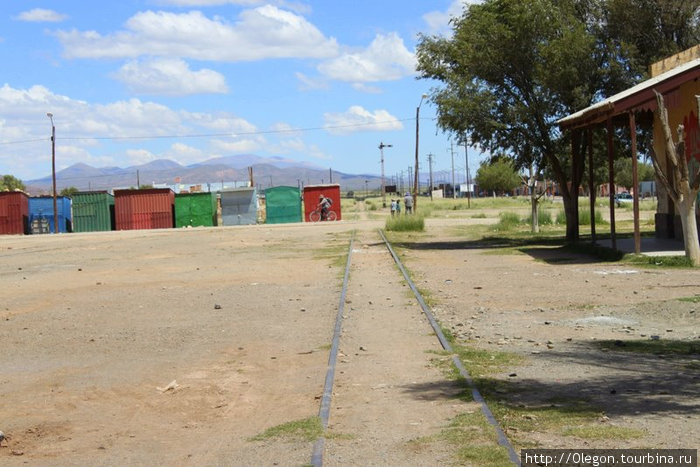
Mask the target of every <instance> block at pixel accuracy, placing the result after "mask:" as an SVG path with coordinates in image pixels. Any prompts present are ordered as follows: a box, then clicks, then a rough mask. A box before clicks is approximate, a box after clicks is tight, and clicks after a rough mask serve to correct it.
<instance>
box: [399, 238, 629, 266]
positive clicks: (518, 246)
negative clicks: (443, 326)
mask: <svg viewBox="0 0 700 467" xmlns="http://www.w3.org/2000/svg"><path fill="white" fill-rule="evenodd" d="M394 245H395V246H396V247H398V248H403V249H406V250H416V251H430V250H435V251H441V250H507V249H509V250H517V251H519V252H521V253H523V254H526V255H528V256H531V257H532V258H533V259H536V260H538V261H543V262H545V263H547V264H590V263H599V262H615V261H619V260H621V259H622V258H623V257H624V253H623V252H620V251H616V250H613V249H612V248H607V247H604V246H600V245H594V244H591V243H590V242H587V241H586V240H585V237H584V239H583V240H582V241H581V242H579V243H576V244H572V243H568V242H567V241H566V240H565V238H564V237H537V238H512V237H498V236H493V237H484V238H481V239H479V240H453V241H425V242H396V243H394Z"/></svg>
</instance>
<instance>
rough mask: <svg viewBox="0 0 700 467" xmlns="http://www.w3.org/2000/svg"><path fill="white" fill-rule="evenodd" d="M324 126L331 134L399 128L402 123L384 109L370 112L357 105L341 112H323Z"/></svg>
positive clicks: (401, 126)
mask: <svg viewBox="0 0 700 467" xmlns="http://www.w3.org/2000/svg"><path fill="white" fill-rule="evenodd" d="M323 118H324V120H325V125H324V127H325V128H326V130H327V131H328V132H329V133H332V134H339V135H342V134H349V133H354V132H357V131H368V130H369V131H394V130H401V129H402V128H403V124H402V123H401V122H400V121H399V120H398V119H397V118H396V117H394V116H393V115H391V114H390V113H389V112H387V111H386V110H375V111H374V112H370V111H368V110H365V109H364V108H363V107H361V106H359V105H354V106H352V107H350V108H349V109H348V110H347V111H346V112H343V113H325V114H323Z"/></svg>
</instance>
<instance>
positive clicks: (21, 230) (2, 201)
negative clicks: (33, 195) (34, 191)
mask: <svg viewBox="0 0 700 467" xmlns="http://www.w3.org/2000/svg"><path fill="white" fill-rule="evenodd" d="M25 233H29V196H27V194H26V193H23V192H21V191H7V192H0V235H13V234H16V235H22V234H25Z"/></svg>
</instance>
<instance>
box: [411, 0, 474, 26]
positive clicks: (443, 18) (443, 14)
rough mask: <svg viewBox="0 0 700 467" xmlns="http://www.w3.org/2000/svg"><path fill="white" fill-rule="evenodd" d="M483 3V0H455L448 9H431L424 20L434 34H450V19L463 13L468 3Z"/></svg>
mask: <svg viewBox="0 0 700 467" xmlns="http://www.w3.org/2000/svg"><path fill="white" fill-rule="evenodd" d="M477 3H481V0H453V1H452V3H451V4H450V6H449V7H448V8H447V11H431V12H429V13H426V14H424V15H423V20H424V21H425V22H426V24H427V25H428V29H429V31H430V32H431V33H433V34H449V33H450V32H451V30H452V28H451V26H450V19H452V18H454V17H459V16H461V15H462V12H463V11H464V8H465V7H466V6H467V5H474V4H477Z"/></svg>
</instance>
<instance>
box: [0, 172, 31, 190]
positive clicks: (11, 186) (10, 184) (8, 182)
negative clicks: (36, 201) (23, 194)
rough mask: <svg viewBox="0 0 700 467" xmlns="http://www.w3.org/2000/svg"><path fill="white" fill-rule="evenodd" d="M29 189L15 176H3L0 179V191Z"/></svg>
mask: <svg viewBox="0 0 700 467" xmlns="http://www.w3.org/2000/svg"><path fill="white" fill-rule="evenodd" d="M26 189H27V187H26V186H24V183H23V182H22V180H20V179H19V178H16V177H15V176H14V175H3V176H2V179H0V191H15V190H22V191H24V190H26Z"/></svg>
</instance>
